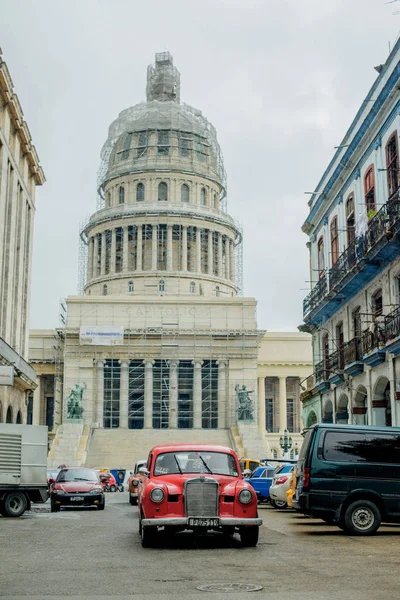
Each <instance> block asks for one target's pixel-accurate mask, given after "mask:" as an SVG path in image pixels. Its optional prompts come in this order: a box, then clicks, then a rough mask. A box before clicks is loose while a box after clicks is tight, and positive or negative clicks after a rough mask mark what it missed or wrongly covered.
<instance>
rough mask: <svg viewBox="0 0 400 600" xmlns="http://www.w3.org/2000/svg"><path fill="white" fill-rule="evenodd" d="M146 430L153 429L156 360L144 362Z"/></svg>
mask: <svg viewBox="0 0 400 600" xmlns="http://www.w3.org/2000/svg"><path fill="white" fill-rule="evenodd" d="M143 362H144V428H145V429H152V428H153V365H154V362H155V361H154V360H144V361H143Z"/></svg>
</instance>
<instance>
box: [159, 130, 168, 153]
mask: <svg viewBox="0 0 400 600" xmlns="http://www.w3.org/2000/svg"><path fill="white" fill-rule="evenodd" d="M157 146H158V148H157V152H158V154H168V153H169V131H159V132H158V142H157Z"/></svg>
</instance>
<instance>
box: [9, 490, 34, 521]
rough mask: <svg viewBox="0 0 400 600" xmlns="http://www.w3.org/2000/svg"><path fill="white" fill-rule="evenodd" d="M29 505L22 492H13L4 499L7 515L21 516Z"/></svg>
mask: <svg viewBox="0 0 400 600" xmlns="http://www.w3.org/2000/svg"><path fill="white" fill-rule="evenodd" d="M27 507H28V501H27V499H26V496H25V494H22V492H11V493H10V494H7V496H6V497H5V499H4V512H5V515H4V516H5V517H20V516H21V515H23V514H24V512H25V511H26V509H27Z"/></svg>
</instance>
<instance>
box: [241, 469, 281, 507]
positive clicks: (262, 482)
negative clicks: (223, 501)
mask: <svg viewBox="0 0 400 600" xmlns="http://www.w3.org/2000/svg"><path fill="white" fill-rule="evenodd" d="M274 471H275V467H273V466H272V465H265V466H263V467H258V468H257V469H256V470H255V471H254V473H253V474H252V475H251V477H250V478H249V479H248V480H247V481H248V482H249V483H250V484H251V485H252V486H253V488H254V490H255V492H256V494H257V498H258V501H259V502H266V501H267V500H268V499H269V488H270V487H271V484H272V478H273V475H274Z"/></svg>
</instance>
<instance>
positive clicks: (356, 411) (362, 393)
mask: <svg viewBox="0 0 400 600" xmlns="http://www.w3.org/2000/svg"><path fill="white" fill-rule="evenodd" d="M352 413H353V415H354V416H353V423H354V424H355V425H368V415H367V390H366V388H365V387H364V386H363V385H359V386H358V388H357V390H356V393H355V396H354V406H353V408H352Z"/></svg>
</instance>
